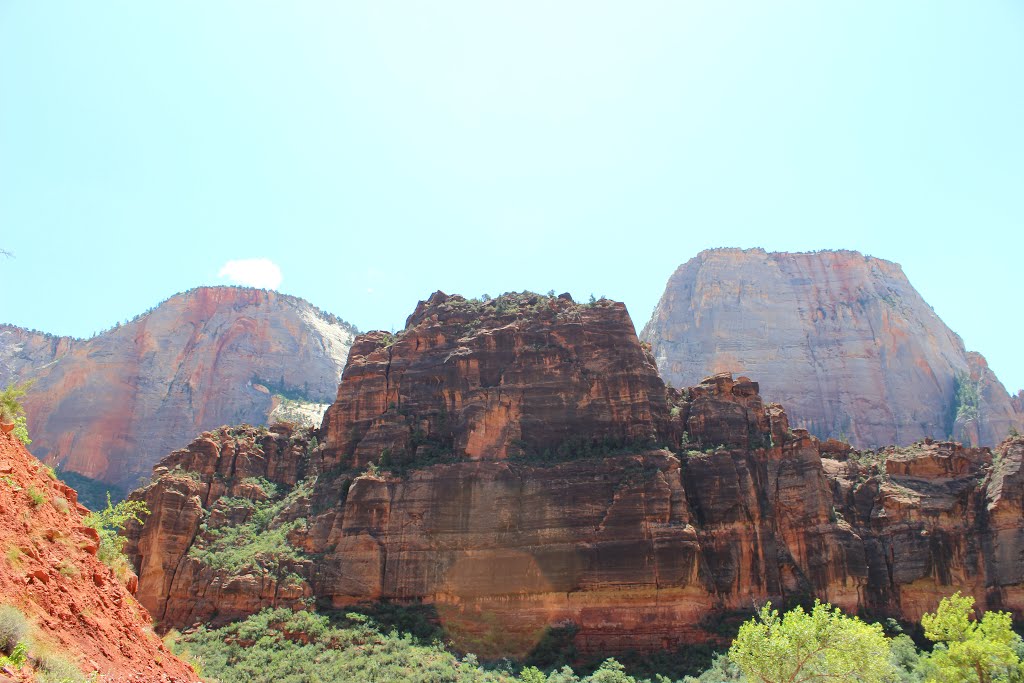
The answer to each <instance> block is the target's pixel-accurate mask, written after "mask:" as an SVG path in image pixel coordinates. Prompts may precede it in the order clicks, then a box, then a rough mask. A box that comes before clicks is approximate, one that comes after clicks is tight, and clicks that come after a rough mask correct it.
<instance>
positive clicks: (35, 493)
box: [25, 486, 46, 507]
mask: <svg viewBox="0 0 1024 683" xmlns="http://www.w3.org/2000/svg"><path fill="white" fill-rule="evenodd" d="M25 493H27V494H28V499H29V500H30V501H32V505H34V506H35V507H39V506H40V505H42V504H43V503H44V502H46V494H44V493H43V492H42V491H40V490H39V489H37V488H36V487H35V486H29V487H28V490H27V491H26V492H25Z"/></svg>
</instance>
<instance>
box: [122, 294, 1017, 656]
mask: <svg viewBox="0 0 1024 683" xmlns="http://www.w3.org/2000/svg"><path fill="white" fill-rule="evenodd" d="M531 299H535V300H532V301H531ZM470 306H472V307H474V309H476V310H474V311H471V312H472V313H473V316H471V317H468V318H467V317H466V316H465V312H464V310H463V309H464V308H468V307H470ZM488 307H489V308H490V309H492V310H489V309H488ZM513 308H514V310H513ZM499 310H500V311H501V312H500V313H499ZM567 312H568V313H572V314H573V315H565V313H567ZM576 316H578V317H576ZM463 321H464V322H465V325H466V326H465V327H460V326H461V325H463V324H464V323H463ZM580 327H582V329H580ZM453 330H454V331H453ZM631 330H632V326H631V324H630V321H629V319H628V317H627V316H626V315H625V312H624V311H623V310H622V309H621V307H619V306H617V305H615V304H611V303H610V302H602V303H598V304H597V305H592V306H586V307H578V306H576V305H575V304H572V303H571V301H568V300H567V299H553V298H550V297H531V296H528V295H518V296H516V297H515V298H513V299H510V300H508V299H506V300H502V299H499V300H497V301H496V302H491V303H489V304H482V303H481V302H465V300H462V299H461V298H452V297H445V296H443V295H435V296H434V297H432V299H431V300H430V301H429V302H425V303H424V304H421V306H420V308H419V309H418V310H417V314H415V315H414V316H412V317H411V318H410V321H409V325H408V327H407V328H406V330H405V331H403V332H402V333H400V334H399V335H397V336H396V337H395V338H384V337H382V335H380V334H378V333H371V334H369V335H364V336H363V337H361V338H360V339H358V340H357V342H356V343H355V345H354V346H353V352H352V354H351V357H350V360H349V365H348V367H347V369H346V371H345V374H344V378H343V380H342V384H341V387H340V388H339V392H338V397H339V398H338V401H337V402H336V403H335V404H334V406H333V407H332V408H331V410H330V411H329V412H328V415H327V417H326V418H325V420H324V425H323V427H322V428H321V430H314V431H293V430H290V429H288V428H285V427H281V428H275V430H274V431H266V430H259V429H256V428H248V427H246V428H232V429H228V428H223V429H220V430H217V431H214V432H208V433H205V434H204V435H203V436H202V437H201V438H199V439H198V440H196V441H194V442H193V443H192V444H190V445H189V446H188V448H186V449H182V450H179V451H176V452H174V453H172V454H171V455H170V456H168V457H167V458H165V459H164V460H163V461H162V462H161V465H160V466H159V467H158V468H157V470H156V476H155V478H154V482H153V483H152V484H150V485H149V486H147V487H146V488H144V489H141V490H139V491H137V492H136V493H135V494H133V497H135V498H137V499H141V500H145V501H146V502H147V503H148V504H149V506H150V508H151V509H152V510H153V511H154V514H153V516H152V518H151V519H150V521H149V522H148V523H147V524H146V525H145V526H144V527H142V528H138V527H135V528H132V529H130V530H129V545H128V549H129V552H130V553H131V554H132V555H133V557H134V558H135V560H136V562H137V566H138V568H139V575H140V587H139V592H138V595H139V598H140V600H141V601H142V602H143V604H145V605H146V606H147V607H148V608H149V609H150V610H151V611H152V612H153V614H154V615H156V616H157V618H158V620H160V623H161V625H162V626H163V627H165V628H167V627H172V626H173V627H182V626H187V625H189V624H192V623H199V622H214V623H216V622H220V621H225V620H229V619H233V618H236V617H238V616H242V615H244V614H249V613H253V612H256V611H258V610H260V609H261V608H263V607H266V606H271V605H299V604H305V603H307V602H309V601H312V602H315V603H316V604H318V605H319V606H320V607H322V608H331V607H336V608H342V607H344V606H345V605H348V604H352V603H356V602H363V601H369V600H394V601H400V602H406V601H420V600H422V601H425V602H427V603H430V604H432V605H433V606H434V607H435V608H436V609H437V612H438V615H439V618H440V620H441V622H442V625H444V626H445V627H446V628H447V629H448V631H449V633H450V634H451V635H452V636H453V638H455V639H456V642H458V643H460V644H462V645H463V646H465V647H467V648H468V649H471V650H473V651H476V652H478V653H480V654H483V655H487V656H492V655H493V656H498V655H521V654H524V653H525V652H528V651H529V650H530V648H531V647H533V646H534V645H535V644H536V643H537V641H538V639H539V638H540V637H541V635H542V634H543V632H544V630H545V629H546V628H548V627H551V626H554V625H559V624H565V623H567V622H572V623H574V624H575V625H576V626H577V627H578V629H579V630H578V632H577V636H576V639H577V645H578V646H579V647H581V648H582V649H583V650H586V651H601V652H612V651H617V650H629V649H646V650H652V649H657V648H662V647H671V646H673V645H676V644H679V643H681V642H693V641H699V640H715V639H716V638H718V637H719V636H718V635H717V633H716V632H717V630H718V629H717V628H716V622H717V621H718V620H720V619H721V618H723V617H725V616H727V615H730V614H733V613H735V612H737V611H743V610H748V609H750V607H751V606H752V605H753V604H755V603H760V602H762V601H764V600H766V599H772V600H774V601H780V600H781V601H787V600H798V599H803V598H806V597H808V596H812V595H814V596H818V597H821V598H823V599H825V600H828V601H830V602H832V603H834V604H837V605H841V606H843V607H845V608H847V609H849V610H858V609H864V610H867V611H869V612H871V613H873V614H876V615H892V616H897V617H906V618H915V617H917V616H919V614H920V612H921V611H922V610H923V609H930V608H932V607H934V605H935V604H936V603H937V601H938V599H939V597H940V596H942V595H946V594H949V593H952V592H953V591H955V590H958V589H962V588H964V587H970V588H971V589H973V590H974V591H975V595H976V596H977V597H978V598H979V600H980V601H981V603H982V604H983V605H984V606H989V607H990V606H998V607H1002V608H1008V609H1013V610H1015V611H1018V612H1020V610H1021V609H1022V608H1024V604H1021V600H1020V588H1021V579H1022V577H1019V576H1018V575H1017V574H1018V573H1019V571H1020V570H1019V566H1021V559H1022V558H1021V556H1020V553H1021V552H1022V550H1024V538H1021V534H1022V523H1021V499H1022V497H1024V481H1021V477H1020V476H1018V475H1019V474H1020V473H1019V470H1020V461H1021V457H1022V451H1024V440H1022V439H1019V438H1017V439H1013V440H1010V441H1007V442H1006V443H1005V444H1003V445H1002V446H1001V447H1000V450H999V451H998V452H997V453H996V456H995V457H993V455H992V454H991V453H990V452H989V451H988V450H987V449H964V448H962V447H960V446H958V445H955V444H952V443H921V444H918V445H916V446H913V447H910V448H906V449H890V450H888V451H878V452H858V451H853V450H852V449H851V448H850V446H849V445H847V444H844V443H840V442H838V441H827V442H820V441H818V440H817V439H816V438H814V437H812V436H811V435H810V434H808V432H807V431H806V430H802V429H790V426H789V423H788V418H787V416H786V414H785V412H784V411H783V409H782V407H781V406H779V405H777V404H765V403H764V402H763V401H762V399H761V396H760V391H759V386H758V384H757V383H756V382H753V381H751V380H749V379H747V378H745V377H740V378H735V379H734V378H733V377H732V376H731V375H729V374H722V375H716V376H713V377H710V378H707V379H706V380H705V381H703V382H701V383H700V384H698V385H697V386H694V387H690V388H688V389H684V390H681V391H677V390H675V389H666V388H665V387H664V386H663V385H661V384H660V380H659V379H658V378H657V376H656V375H655V374H653V373H652V371H651V369H650V359H649V357H648V355H647V353H646V352H645V351H644V348H643V347H642V345H641V344H640V343H639V341H638V340H637V339H636V336H635V334H633V333H632V332H631ZM538 339H546V340H548V341H547V343H541V342H540V341H537V340H538ZM596 368H599V371H598V370H594V369H596ZM483 378H487V379H483ZM496 405H497V406H502V405H514V406H518V407H517V408H516V409H515V410H507V411H503V412H496V411H494V410H491V409H489V408H493V406H496ZM545 411H549V412H547V413H546V412H545ZM545 414H547V415H550V419H549V420H545V419H544V415H545ZM440 415H446V417H445V418H443V419H441V418H440V417H439V416H440ZM527 417H529V418H530V419H532V420H535V421H536V424H535V426H531V427H526V426H524V425H522V424H519V421H522V420H524V419H526V418H527ZM527 424H528V425H530V424H531V423H529V422H527ZM481 432H483V435H484V436H486V437H487V438H486V439H482V438H481V439H480V440H479V441H475V440H474V439H477V438H478V437H480V433H481ZM581 437H586V438H581ZM477 443H483V444H485V447H482V448H480V449H475V448H474V446H473V444H477ZM442 449H446V450H443V452H439V451H441V450H442ZM195 596H198V598H196V597H195Z"/></svg>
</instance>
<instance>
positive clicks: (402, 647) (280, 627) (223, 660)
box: [173, 593, 1024, 683]
mask: <svg viewBox="0 0 1024 683" xmlns="http://www.w3.org/2000/svg"><path fill="white" fill-rule="evenodd" d="M973 603H974V600H973V599H972V598H970V597H962V596H960V594H959V593H958V594H956V595H954V596H952V597H951V598H946V599H944V600H943V601H942V602H941V603H940V604H939V607H938V609H937V610H936V612H935V613H934V614H927V615H925V616H924V618H923V619H922V625H923V627H924V632H925V635H926V636H927V637H928V638H929V639H930V640H932V641H933V642H934V643H935V647H934V650H933V651H932V652H930V653H928V652H921V651H919V650H918V649H917V647H916V646H915V644H914V642H913V641H912V640H911V639H910V638H909V637H907V636H906V635H897V636H896V637H894V638H888V637H886V635H885V633H884V632H883V629H882V626H881V625H880V624H869V623H865V622H864V621H862V620H860V619H858V618H857V617H850V616H847V615H845V614H843V613H842V612H841V611H840V610H838V609H835V608H833V607H832V606H830V605H827V604H821V603H818V602H816V603H815V604H814V606H813V608H811V609H810V610H809V611H808V610H805V609H804V608H802V607H796V608H794V609H792V610H790V611H788V612H786V613H784V614H780V613H779V612H778V611H777V610H774V609H772V607H771V605H770V604H768V605H765V606H764V608H763V609H762V610H761V611H760V613H759V614H758V615H757V616H756V617H754V618H753V619H750V620H748V621H747V622H745V623H744V624H743V625H742V626H741V627H740V629H739V633H738V635H737V636H736V639H735V641H734V642H733V645H732V647H731V648H730V650H729V652H728V654H719V655H717V656H715V657H714V660H713V661H712V663H711V665H710V668H708V669H707V670H706V671H704V672H703V673H701V674H700V675H698V676H685V677H684V678H682V679H681V682H680V683H783V682H785V683H818V682H824V681H835V682H843V683H845V682H848V681H850V682H852V681H858V682H862V683H1024V667H1022V665H1021V658H1020V656H1021V654H1022V653H1024V643H1022V641H1021V639H1020V638H1019V637H1018V636H1017V635H1016V634H1015V633H1014V632H1013V630H1012V628H1011V622H1010V616H1009V615H1008V614H1006V613H1002V612H994V611H993V612H987V613H986V614H985V615H984V617H983V618H982V619H981V620H974V619H973V618H972V617H971V607H972V605H973ZM369 611H370V613H372V614H374V615H375V616H377V617H378V618H376V619H375V618H371V617H370V616H367V615H366V614H360V613H357V612H350V613H348V614H346V615H345V616H344V618H340V617H339V618H337V619H331V618H329V617H327V616H324V615H319V614H315V613H312V612H292V611H290V610H287V609H274V610H269V609H268V610H265V611H263V612H261V613H260V614H257V615H255V616H252V617H250V618H248V619H246V620H245V621H241V622H236V623H234V624H230V625H228V626H225V627H223V628H219V629H207V628H199V629H198V630H197V631H194V632H191V633H188V634H186V635H185V636H182V637H180V638H179V639H178V640H177V641H176V642H175V643H174V644H173V648H174V650H175V652H176V653H178V654H180V655H183V656H185V657H188V658H191V659H192V660H193V661H194V662H195V663H196V665H197V667H198V668H199V669H200V670H201V671H202V675H203V677H204V680H208V681H214V682H216V683H242V682H243V681H244V682H246V683H248V682H249V681H252V682H254V683H261V682H266V683H270V682H271V681H273V682H278V681H281V682H283V683H300V682H302V683H307V682H308V683H328V682H334V681H360V682H363V681H366V682H374V681H380V682H385V681H387V682H388V683H391V682H395V683H428V682H429V683H468V682H472V683H646V682H649V683H672V679H670V678H668V677H666V676H665V675H664V673H670V674H671V675H678V674H677V673H676V672H674V671H672V669H674V668H675V663H674V662H669V663H670V664H672V666H669V667H667V668H662V669H661V671H662V672H663V673H651V674H649V675H651V676H652V678H649V679H643V680H641V679H638V678H636V677H635V675H636V674H633V675H630V673H629V672H627V669H626V667H624V666H623V664H621V663H619V662H618V661H616V660H615V659H608V660H605V661H604V662H603V663H602V664H601V665H600V666H599V667H598V668H597V669H596V670H595V671H594V672H593V673H592V674H590V675H588V676H587V675H582V674H577V673H576V672H574V671H573V670H572V668H570V667H569V666H567V665H565V664H564V662H558V663H557V664H556V663H555V662H554V661H553V659H554V658H553V656H552V657H542V658H539V659H537V660H535V661H534V662H533V665H527V666H523V665H522V664H516V663H514V662H509V661H504V662H502V663H501V664H500V665H499V666H497V667H488V666H484V665H481V664H480V662H478V660H477V658H476V657H475V656H474V655H472V654H468V655H465V656H463V657H460V656H458V655H456V654H454V653H452V652H451V651H449V650H448V649H446V648H445V646H444V645H443V644H442V643H441V640H440V639H441V637H442V635H443V634H442V632H441V631H440V630H438V629H437V627H436V625H434V624H433V623H432V622H430V620H429V619H428V618H427V616H428V615H427V612H428V611H429V609H428V608H426V607H424V609H423V610H420V611H415V612H412V613H408V614H407V613H406V612H405V608H401V607H398V606H393V605H392V606H388V605H383V606H376V607H371V608H370V609H369ZM380 623H390V624H391V625H392V626H397V627H399V628H403V629H408V630H413V631H416V632H417V633H418V634H419V636H420V637H417V636H415V635H412V634H410V633H399V632H398V631H397V630H394V629H393V628H390V627H382V626H380V625H379V624H380ZM893 623H894V622H893ZM897 630H898V629H897ZM427 638H430V639H431V640H430V642H428V641H427V640H426V639H427ZM561 645H564V644H560V645H559V647H557V648H556V647H555V646H554V645H552V646H551V647H549V648H548V649H551V650H552V651H554V650H556V649H559V648H561ZM549 654H550V653H549ZM541 659H547V660H548V661H547V663H546V664H545V663H541V661H540V660H541ZM652 661H653V660H652ZM666 661H668V660H666ZM661 663H662V664H664V663H665V662H661ZM630 668H631V670H635V669H636V667H635V666H632V667H630ZM652 668H653V667H652ZM648 670H650V669H648ZM643 675H648V674H647V673H645V674H643Z"/></svg>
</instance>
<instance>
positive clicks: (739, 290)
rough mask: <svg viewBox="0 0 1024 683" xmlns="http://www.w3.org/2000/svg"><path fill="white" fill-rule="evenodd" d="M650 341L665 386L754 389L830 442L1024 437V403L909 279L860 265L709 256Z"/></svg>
mask: <svg viewBox="0 0 1024 683" xmlns="http://www.w3.org/2000/svg"><path fill="white" fill-rule="evenodd" d="M641 338H642V339H644V340H645V341H648V342H650V343H651V345H652V347H653V350H654V355H655V357H656V359H657V363H658V368H659V370H660V371H661V375H662V377H663V378H664V379H665V380H666V381H668V382H671V383H673V384H675V385H678V386H686V385H689V384H693V383H695V382H698V381H700V379H701V378H702V377H706V376H707V375H710V374H714V373H717V372H733V373H737V374H743V375H748V376H750V377H756V378H757V379H758V381H759V382H760V384H761V386H762V387H763V389H764V393H765V397H766V398H767V399H769V400H772V401H778V402H781V403H783V404H784V405H785V406H786V409H787V410H788V411H789V413H790V415H791V418H792V419H793V421H794V423H795V424H797V425H800V426H803V427H806V428H807V429H809V430H810V431H811V433H813V434H815V435H817V436H819V437H822V438H826V437H836V438H844V439H847V440H849V441H850V443H852V444H854V445H856V446H860V447H876V446H879V445H882V444H904V445H905V444H909V443H913V442H914V441H917V440H920V439H923V438H926V437H928V438H934V439H945V438H950V437H952V438H954V439H956V440H958V441H962V442H964V443H970V444H973V445H988V446H992V445H995V444H997V443H999V442H1001V441H1002V440H1003V439H1004V438H1005V437H1006V436H1007V434H1008V433H1010V432H1011V431H1012V430H1013V429H1017V430H1024V410H1022V407H1021V401H1020V400H1019V399H1017V400H1016V401H1014V400H1013V399H1011V397H1010V395H1009V394H1008V393H1007V391H1006V389H1005V388H1004V387H1003V385H1002V384H1001V383H1000V382H999V380H998V379H997V378H996V377H995V375H994V374H993V373H992V371H991V370H989V368H988V364H987V363H986V362H985V359H984V358H983V357H982V356H981V355H980V354H977V353H971V352H968V351H967V350H966V349H965V348H964V344H963V341H962V340H961V339H960V337H959V336H957V335H956V334H955V333H954V332H953V331H952V330H950V329H949V328H948V327H947V326H946V325H945V324H944V323H943V322H942V320H940V319H939V317H938V316H937V315H936V314H935V312H934V311H933V310H932V308H931V307H930V306H929V305H928V304H927V303H925V301H924V299H922V298H921V295H920V294H918V292H917V291H916V290H915V289H914V287H913V286H912V285H911V284H910V282H909V281H908V280H907V277H906V275H904V273H903V270H902V269H901V268H900V266H899V265H897V264H895V263H891V262H889V261H884V260H882V259H877V258H872V257H870V256H864V255H862V254H859V253H857V252H854V251H822V252H813V253H795V254H794V253H784V252H780V253H769V252H765V251H764V250H762V249H747V250H741V249H713V250H710V251H704V252H701V253H700V254H698V255H697V256H696V257H694V258H692V259H690V260H689V261H687V262H686V263H684V264H683V265H682V266H680V267H679V269H678V270H676V272H675V273H674V274H673V275H672V277H671V278H670V279H669V281H668V285H667V287H666V288H665V293H664V294H663V295H662V297H661V301H660V302H659V303H658V306H657V308H656V309H655V311H654V314H653V316H652V317H651V319H650V321H649V322H648V323H647V325H646V326H645V327H644V329H643V332H642V333H641Z"/></svg>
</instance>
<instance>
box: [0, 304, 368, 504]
mask: <svg viewBox="0 0 1024 683" xmlns="http://www.w3.org/2000/svg"><path fill="white" fill-rule="evenodd" d="M353 336H354V331H353V329H352V328H351V326H348V325H347V324H345V323H342V322H340V321H338V320H337V319H336V318H334V317H333V316H329V315H327V314H324V313H322V312H321V311H319V310H318V309H316V308H314V307H313V306H312V305H310V304H308V303H307V302H305V301H303V300H301V299H297V298H295V297H290V296H285V295H281V294H278V293H276V292H267V291H262V290H255V289H244V288H234V287H203V288H199V289H196V290H192V291H190V292H187V293H185V294H179V295H176V296H174V297H171V298H170V299H168V300H167V301H165V302H163V303H162V304H160V305H159V306H158V307H156V308H155V309H153V310H152V311H150V312H148V313H146V314H145V315H142V316H140V317H138V318H136V319H135V320H133V321H132V322H130V323H127V324H125V325H120V326H118V327H116V328H114V329H112V330H109V331H107V332H104V333H102V334H100V335H98V336H96V337H93V338H92V339H88V340H68V339H65V338H53V337H45V336H44V335H38V334H33V333H28V332H26V331H24V330H19V329H18V328H11V327H5V328H0V372H2V373H3V374H4V376H0V381H2V380H7V381H10V380H12V379H18V380H24V379H34V380H35V384H34V385H33V387H32V390H31V392H30V393H29V395H28V396H27V398H26V401H25V407H26V410H27V413H28V420H29V427H30V430H31V433H32V438H33V440H34V441H33V449H35V451H36V452H37V453H38V455H39V457H40V458H42V459H44V460H45V461H46V462H48V463H52V464H55V465H59V466H60V467H61V468H63V469H68V470H71V471H74V472H78V473H80V474H83V475H86V476H88V477H92V478H94V479H99V480H101V481H104V482H108V483H111V484H115V485H122V486H124V485H134V484H135V483H136V482H137V481H138V479H139V477H140V476H143V475H148V474H149V472H150V471H151V470H152V467H153V465H154V464H155V463H156V461H157V460H158V459H159V458H160V457H161V456H162V455H163V454H165V453H167V452H168V451H169V450H171V449H173V448H176V447H179V446H181V445H182V444H184V443H187V442H188V441H189V439H191V438H192V437H193V436H194V435H195V434H196V433H197V432H199V431H202V430H204V429H209V428H211V427H214V426H217V425H220V424H224V423H226V422H227V423H241V422H251V423H257V424H258V423H262V422H264V421H265V420H266V419H267V415H268V414H269V413H270V411H271V410H272V409H273V408H274V407H275V401H276V399H275V397H274V396H273V394H275V393H276V394H289V395H301V396H303V397H305V398H306V399H308V400H309V401H314V402H322V403H327V402H330V401H331V400H332V397H333V395H334V393H335V391H336V390H337V382H338V379H339V377H340V376H341V370H342V368H343V367H344V363H345V358H346V356H347V354H348V348H349V346H350V345H351V340H352V338H353Z"/></svg>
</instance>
